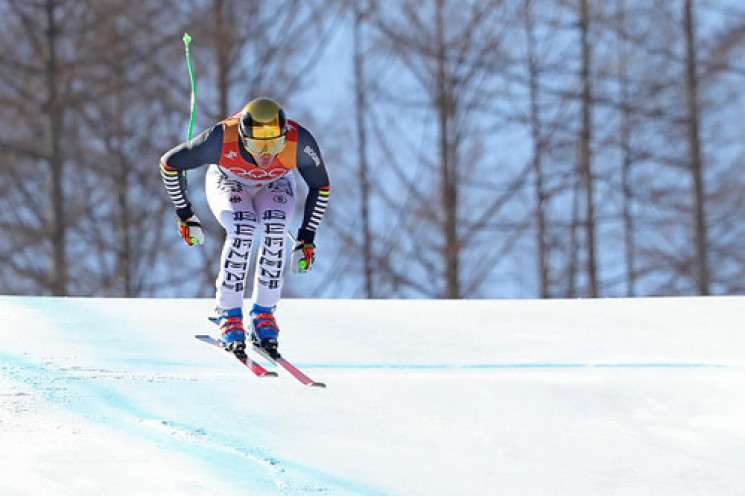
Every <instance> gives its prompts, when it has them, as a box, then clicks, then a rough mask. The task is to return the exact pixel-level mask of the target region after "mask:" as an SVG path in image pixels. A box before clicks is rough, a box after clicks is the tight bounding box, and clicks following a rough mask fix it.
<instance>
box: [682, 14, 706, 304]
mask: <svg viewBox="0 0 745 496" xmlns="http://www.w3.org/2000/svg"><path fill="white" fill-rule="evenodd" d="M684 9H685V13H684V25H685V40H686V99H687V103H688V120H687V124H688V145H689V153H690V157H689V160H690V166H691V176H692V178H691V179H692V192H691V193H692V196H693V229H694V245H695V249H696V252H695V263H694V267H695V278H696V288H697V290H698V293H699V294H701V295H708V294H709V278H710V275H709V264H708V262H707V234H706V228H707V226H706V216H705V214H704V212H705V207H704V203H705V191H706V188H705V187H704V174H703V159H702V156H701V136H700V131H699V126H700V119H701V114H700V110H699V104H698V75H697V62H696V40H695V33H694V19H693V0H685V6H684Z"/></svg>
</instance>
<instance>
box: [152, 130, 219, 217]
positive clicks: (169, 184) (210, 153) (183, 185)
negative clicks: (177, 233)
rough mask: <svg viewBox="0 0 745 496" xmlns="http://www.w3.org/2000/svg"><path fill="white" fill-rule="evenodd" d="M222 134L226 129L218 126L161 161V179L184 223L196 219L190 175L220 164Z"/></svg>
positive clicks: (173, 150)
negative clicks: (188, 175) (204, 167)
mask: <svg viewBox="0 0 745 496" xmlns="http://www.w3.org/2000/svg"><path fill="white" fill-rule="evenodd" d="M222 134H223V131H222V125H221V124H216V125H215V126H213V127H211V128H210V129H207V130H206V131H204V132H202V133H200V134H199V135H197V136H196V137H195V138H194V139H192V140H189V141H186V142H184V143H181V144H180V145H178V146H176V147H174V148H172V149H170V150H169V151H167V152H166V153H165V154H164V155H163V156H162V157H161V158H160V175H161V178H162V179H163V184H164V185H165V187H166V191H168V196H170V198H171V201H172V202H173V206H174V207H175V208H176V213H177V214H178V216H179V219H181V221H186V220H187V219H189V218H190V217H191V216H192V215H194V212H193V210H192V208H191V203H190V202H189V196H188V184H187V182H186V171H187V170H189V169H196V168H198V167H202V166H204V165H207V164H215V163H217V162H218V161H219V160H220V152H221V150H222Z"/></svg>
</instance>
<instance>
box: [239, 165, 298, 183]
mask: <svg viewBox="0 0 745 496" xmlns="http://www.w3.org/2000/svg"><path fill="white" fill-rule="evenodd" d="M226 170H227V171H228V172H230V173H231V174H235V175H236V176H239V177H243V178H247V179H254V180H257V181H258V180H262V179H276V178H278V177H279V176H281V175H282V174H284V173H285V172H287V171H286V170H285V169H271V170H268V171H265V170H263V169H251V170H248V171H247V170H246V169H243V168H240V167H233V168H227V167H226Z"/></svg>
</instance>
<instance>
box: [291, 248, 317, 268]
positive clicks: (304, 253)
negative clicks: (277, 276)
mask: <svg viewBox="0 0 745 496" xmlns="http://www.w3.org/2000/svg"><path fill="white" fill-rule="evenodd" d="M315 249H316V245H314V244H313V243H304V242H303V241H298V242H297V244H295V248H294V249H293V250H292V272H293V273H294V274H305V273H306V272H308V271H309V270H310V268H311V267H313V261H314V260H315V259H316V255H315Z"/></svg>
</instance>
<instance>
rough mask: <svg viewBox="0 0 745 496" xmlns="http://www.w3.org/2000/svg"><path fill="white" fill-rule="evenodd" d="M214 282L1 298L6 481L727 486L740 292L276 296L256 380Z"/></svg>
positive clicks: (450, 489)
mask: <svg viewBox="0 0 745 496" xmlns="http://www.w3.org/2000/svg"><path fill="white" fill-rule="evenodd" d="M212 307H213V303H212V301H210V300H162V299H161V300H156V299H151V300H124V299H106V300H104V299H83V298H70V299H66V298H31V297H9V296H6V297H0V322H2V328H1V330H0V459H1V460H2V463H0V494H3V495H16V494H18V495H26V494H46V493H51V494H57V495H68V494H69V495H88V494H90V495H93V494H107V495H108V494H122V495H125V494H126V495H130V494H145V495H146V494H158V495H166V494H179V495H181V494H204V495H207V494H209V495H216V494H220V495H234V494H235V495H237V494H241V495H244V494H250V495H264V494H291V495H294V494H329V495H346V494H361V495H378V494H386V495H387V494H396V495H454V494H458V495H486V494H497V495H503V494H504V495H513V494H515V495H517V494H519V495H547V494H551V495H554V494H559V495H564V494H566V495H569V494H572V495H576V494H588V495H597V494H629V495H640V494H650V495H660V494H674V495H687V494H717V495H729V494H732V495H734V494H743V492H744V491H745V489H744V488H745V471H744V470H743V469H742V467H743V462H744V461H745V393H744V392H745V373H744V372H745V368H744V366H745V329H743V322H745V298H743V297H721V298H679V299H674V298H658V299H634V300H584V301H583V300H571V301H568V300H560V301H525V300H519V301H362V300H359V301H358V300H354V301H350V300H287V301H283V303H282V304H281V306H280V308H279V310H278V312H277V318H278V321H279V323H280V326H281V328H282V333H281V343H282V345H281V347H282V349H283V350H284V353H285V355H286V356H287V357H288V358H290V359H291V360H293V361H294V362H295V363H296V365H298V366H300V367H302V368H303V369H304V370H305V371H306V372H307V373H308V374H309V375H311V376H312V377H314V378H315V379H318V380H323V381H325V382H326V383H327V384H328V388H327V389H325V390H322V389H310V388H305V387H303V386H301V385H300V384H299V383H297V382H296V381H295V380H294V379H292V378H291V377H289V376H288V375H287V374H282V371H280V377H278V378H261V379H260V378H256V377H254V376H252V375H251V374H250V372H248V371H247V370H246V369H244V368H243V367H242V366H241V365H240V364H238V363H237V362H235V361H233V360H231V359H230V357H229V356H227V354H226V353H224V352H222V351H221V350H218V349H214V348H211V347H209V346H207V345H205V344H203V343H200V342H198V341H197V340H195V339H193V335H194V334H197V333H204V332H214V328H213V327H212V326H211V324H209V323H208V322H207V321H206V319H205V315H207V314H208V313H209V312H210V311H211V309H212Z"/></svg>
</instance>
